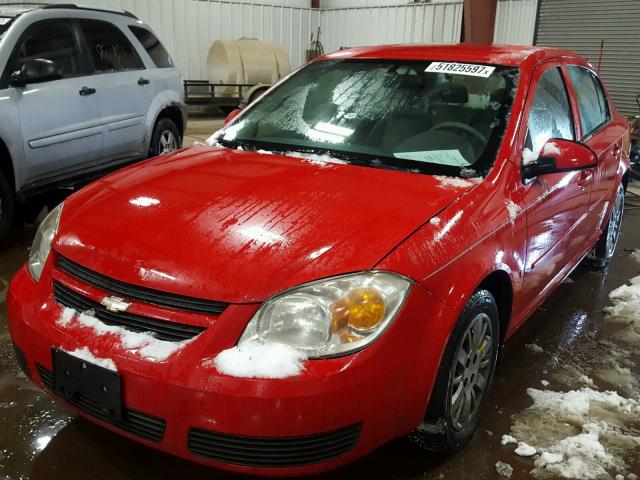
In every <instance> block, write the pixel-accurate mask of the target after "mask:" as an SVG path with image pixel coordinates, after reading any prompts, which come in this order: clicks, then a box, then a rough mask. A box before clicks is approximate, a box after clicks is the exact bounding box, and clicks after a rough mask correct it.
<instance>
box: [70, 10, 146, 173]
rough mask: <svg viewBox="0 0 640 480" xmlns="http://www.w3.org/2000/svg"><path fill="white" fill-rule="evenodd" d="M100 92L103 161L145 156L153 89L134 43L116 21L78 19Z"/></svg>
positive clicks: (94, 78) (94, 79) (95, 81)
mask: <svg viewBox="0 0 640 480" xmlns="http://www.w3.org/2000/svg"><path fill="white" fill-rule="evenodd" d="M79 25H80V31H81V32H82V35H83V37H84V40H85V42H86V45H87V49H88V51H89V54H90V58H91V61H92V63H93V67H94V69H95V76H94V77H93V81H94V83H95V84H96V88H97V89H98V91H99V92H100V100H101V109H102V115H103V122H104V124H105V125H104V134H103V149H102V151H103V161H109V160H113V159H117V160H120V159H130V158H141V157H144V156H146V154H147V152H146V150H147V143H148V141H147V139H146V130H145V116H146V114H147V111H148V110H149V106H150V104H151V101H152V100H153V97H154V91H153V89H152V88H151V87H150V85H149V83H148V81H147V80H148V79H147V78H146V77H145V73H146V70H145V66H144V63H143V62H142V60H141V58H140V56H139V55H138V53H137V52H136V50H135V49H134V48H133V45H132V44H131V42H130V41H129V39H128V38H127V37H126V36H125V35H124V33H123V32H122V31H121V30H120V29H119V28H118V27H117V26H116V25H114V24H112V23H109V22H105V21H98V20H79Z"/></svg>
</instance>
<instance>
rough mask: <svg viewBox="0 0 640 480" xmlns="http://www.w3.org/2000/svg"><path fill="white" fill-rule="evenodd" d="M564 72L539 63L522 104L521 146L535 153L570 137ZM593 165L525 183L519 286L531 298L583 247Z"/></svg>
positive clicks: (572, 124)
mask: <svg viewBox="0 0 640 480" xmlns="http://www.w3.org/2000/svg"><path fill="white" fill-rule="evenodd" d="M573 110H574V109H573V108H572V102H571V100H570V96H569V91H568V90H567V81H566V76H565V72H564V70H563V67H562V65H561V64H559V63H557V62H553V63H546V64H543V65H542V66H540V67H538V69H537V70H536V71H535V74H534V78H533V81H532V87H531V88H530V91H529V97H528V99H527V107H526V108H525V113H526V116H525V119H526V121H525V123H524V125H523V126H522V131H521V137H520V138H521V140H520V141H521V142H522V144H521V145H522V148H523V151H524V149H529V150H530V151H531V152H532V154H533V155H534V156H537V155H539V154H540V150H541V149H542V147H543V146H544V144H545V143H546V141H547V140H549V139H551V138H558V139H565V140H575V139H576V128H575V119H576V118H577V117H575V115H574V112H573ZM592 185H593V169H590V170H583V171H579V172H566V173H554V174H550V175H543V176H540V177H538V178H536V179H533V180H528V181H526V182H525V183H524V186H523V192H524V202H525V204H526V208H527V253H526V259H525V278H524V290H525V292H526V294H527V295H528V298H531V299H532V300H533V301H534V302H535V301H536V297H537V296H538V295H540V294H542V293H543V292H545V291H546V290H547V289H548V288H550V287H551V285H552V284H553V283H554V280H558V278H557V277H558V275H559V274H560V273H562V271H563V269H564V268H565V267H567V266H569V265H570V264H571V263H572V261H574V260H575V258H576V256H578V255H580V253H581V252H582V251H583V250H584V245H585V238H586V235H587V229H586V227H585V221H586V219H587V217H588V212H589V205H590V194H591V188H592Z"/></svg>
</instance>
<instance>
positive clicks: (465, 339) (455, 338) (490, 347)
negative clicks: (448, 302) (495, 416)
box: [409, 290, 500, 454]
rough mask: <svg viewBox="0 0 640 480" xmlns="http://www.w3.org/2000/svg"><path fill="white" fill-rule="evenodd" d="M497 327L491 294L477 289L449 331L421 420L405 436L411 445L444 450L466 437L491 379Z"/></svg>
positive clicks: (461, 443) (475, 423) (460, 444)
mask: <svg viewBox="0 0 640 480" xmlns="http://www.w3.org/2000/svg"><path fill="white" fill-rule="evenodd" d="M499 330H500V326H499V321H498V308H497V305H496V301H495V299H494V298H493V295H492V294H491V293H490V292H488V291H487V290H479V291H477V292H476V293H474V294H473V296H472V297H471V298H470V299H469V301H468V302H467V304H466V305H465V307H464V309H463V311H462V314H461V315H460V318H459V320H458V323H457V324H456V326H455V327H454V329H453V332H452V333H451V337H450V340H449V343H448V344H447V347H446V349H445V353H444V356H443V357H442V362H441V364H440V369H439V371H438V376H437V377H436V381H435V384H434V387H433V391H432V394H431V401H430V402H429V408H428V409H427V413H426V415H425V420H424V423H423V424H422V425H420V427H418V428H417V429H416V430H415V431H414V432H412V433H411V434H410V436H409V439H410V440H411V441H412V443H414V444H415V445H417V446H418V447H420V448H422V449H424V450H427V451H429V452H433V453H443V454H448V453H453V452H456V451H458V450H460V449H461V448H462V447H463V446H464V445H466V444H467V443H468V442H469V441H470V440H471V438H472V437H473V434H474V432H475V430H476V427H477V426H478V421H479V419H480V410H481V406H482V404H483V401H484V398H485V395H486V392H487V390H488V389H489V387H490V385H491V382H492V380H493V374H494V371H495V367H496V362H497V359H498V349H499V348H498V347H499V344H500V333H499Z"/></svg>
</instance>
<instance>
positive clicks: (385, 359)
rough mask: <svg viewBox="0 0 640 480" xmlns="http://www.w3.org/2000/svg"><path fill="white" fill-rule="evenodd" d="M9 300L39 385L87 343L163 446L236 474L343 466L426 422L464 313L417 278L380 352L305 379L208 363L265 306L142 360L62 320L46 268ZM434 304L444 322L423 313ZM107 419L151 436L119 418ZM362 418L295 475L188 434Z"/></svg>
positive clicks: (17, 286)
mask: <svg viewBox="0 0 640 480" xmlns="http://www.w3.org/2000/svg"><path fill="white" fill-rule="evenodd" d="M7 306H8V312H9V329H10V333H11V336H12V338H13V340H14V342H15V344H16V345H17V346H18V347H19V348H20V349H21V350H22V352H23V353H24V354H25V356H26V359H27V362H28V364H29V369H30V371H31V372H32V376H33V381H34V382H35V383H36V384H38V385H39V386H41V387H42V386H43V382H42V378H40V377H39V375H38V373H37V372H38V365H39V366H41V367H44V368H45V369H48V370H49V371H51V369H52V359H51V349H52V347H60V348H63V349H65V350H68V351H73V350H76V349H79V348H84V347H88V348H89V350H90V351H91V352H92V354H93V355H95V356H97V357H98V358H103V359H104V358H106V359H112V360H113V361H114V363H115V365H116V366H117V370H118V373H119V374H120V375H121V377H122V385H123V392H122V399H123V404H124V406H126V407H127V408H131V409H135V410H137V411H140V412H144V413H146V414H149V415H152V416H155V417H158V418H160V419H163V420H165V421H166V429H165V432H164V435H163V437H162V439H161V440H160V442H158V443H157V444H152V445H153V446H155V447H156V448H159V449H161V450H164V451H166V452H168V453H172V454H175V455H178V456H181V457H184V458H187V459H190V460H195V461H198V462H201V463H207V464H212V465H215V466H220V467H223V468H227V469H232V470H235V471H242V472H253V473H256V472H257V473H262V474H277V475H282V474H285V473H286V474H301V473H314V472H319V471H323V470H327V469H331V468H335V467H337V466H339V465H341V464H344V463H347V462H348V461H351V460H353V459H355V458H357V457H359V456H362V455H364V454H366V453H368V452H369V451H371V450H373V449H374V448H376V447H378V446H379V445H381V444H382V443H385V442H386V441H389V440H391V439H393V438H396V437H399V436H402V435H404V434H406V433H408V432H410V431H411V430H412V429H413V428H414V427H415V426H416V425H418V424H419V423H420V422H421V420H422V415H423V414H424V411H425V408H426V404H427V400H428V395H429V392H430V391H431V387H432V382H433V379H434V377H435V373H436V371H437V366H438V362H439V358H440V354H441V345H444V340H445V338H446V331H447V328H448V327H447V324H449V322H451V321H453V319H454V318H455V315H453V313H452V312H451V311H450V310H449V309H448V307H446V306H444V305H443V304H441V303H440V302H438V301H437V300H435V298H434V297H433V296H432V295H430V294H429V293H428V292H427V291H426V290H424V289H423V288H422V287H419V286H416V287H415V288H414V289H413V291H412V293H411V295H410V298H409V300H408V301H407V303H406V304H405V307H404V309H403V311H402V312H401V314H400V317H399V318H398V319H396V321H395V322H394V324H393V325H392V327H391V328H390V329H389V330H388V331H387V332H386V333H385V335H383V336H382V337H381V338H380V339H379V340H378V341H377V342H375V343H374V344H373V345H371V346H370V347H369V348H367V349H365V350H363V351H361V352H358V353H356V354H354V355H349V356H345V357H340V358H334V359H326V360H312V361H306V362H305V368H304V370H303V371H302V372H301V373H300V375H297V376H294V377H290V378H285V379H277V380H274V379H257V378H236V377H231V376H228V375H224V374H221V373H220V372H218V371H217V369H216V368H215V366H213V365H211V362H207V360H209V359H211V358H212V356H214V355H215V354H217V353H218V352H221V351H223V350H225V349H228V348H230V347H232V346H233V345H234V344H235V343H236V342H237V339H238V338H239V337H240V334H241V333H242V330H243V329H244V327H245V326H246V324H247V322H248V321H249V319H250V318H251V316H252V315H253V313H254V312H255V310H256V309H257V307H258V306H257V305H232V306H230V307H228V309H227V310H226V311H225V312H224V313H223V314H222V315H221V316H220V317H218V318H217V319H215V320H213V321H212V323H211V326H210V327H209V328H207V329H206V330H205V331H204V332H202V333H201V334H200V335H199V336H198V337H196V338H195V339H194V340H193V341H192V342H190V343H189V344H188V345H186V346H185V347H184V348H183V349H181V350H180V351H178V352H176V353H175V354H174V355H172V356H170V357H169V358H168V359H167V360H166V361H162V362H157V361H156V362H154V361H149V360H148V359H144V358H141V357H140V356H139V355H136V354H135V352H130V351H127V350H126V349H125V348H123V347H122V345H119V344H117V343H114V342H113V341H111V342H110V341H108V339H106V338H104V337H101V336H97V335H95V334H94V333H92V332H93V331H92V330H91V329H87V328H84V327H83V326H82V325H80V326H77V328H76V329H73V328H65V329H63V328H61V326H60V325H57V324H56V321H57V320H59V319H60V317H61V314H62V311H63V310H62V308H61V307H60V306H59V305H57V304H56V302H55V300H54V299H53V296H52V293H51V279H50V277H49V278H46V276H43V279H41V281H40V282H39V283H37V284H36V283H35V282H34V281H33V280H32V279H31V277H30V276H29V275H28V273H26V270H25V269H24V268H23V269H22V270H21V271H20V272H19V273H18V274H17V275H16V277H15V278H14V280H13V282H12V284H11V287H10V291H9V296H8V299H7ZM427 311H429V312H430V315H429V316H430V317H431V318H433V319H434V320H437V321H432V322H428V321H423V320H424V317H425V312H427ZM404 317H406V318H404ZM67 327H69V325H67ZM425 338H426V339H430V341H429V346H431V345H432V346H431V347H430V348H425V341H424V340H421V339H425ZM207 363H209V365H208V364H207ZM76 411H77V410H76ZM79 413H83V412H79ZM88 417H89V418H91V416H88ZM92 420H94V421H95V420H96V419H95V418H92ZM98 423H101V424H102V425H103V426H105V427H107V428H109V429H112V430H114V431H117V432H118V433H121V434H124V435H127V436H130V437H131V438H134V439H136V440H140V438H137V437H136V436H135V435H130V434H127V433H126V432H123V431H122V430H121V429H118V428H114V427H113V425H110V424H108V423H105V422H100V421H98ZM357 424H360V425H362V429H361V431H360V436H359V439H358V441H357V444H356V446H355V448H354V449H353V450H351V451H350V452H349V453H347V454H345V455H343V456H341V457H340V458H338V459H334V460H330V461H327V462H324V463H320V464H314V465H309V466H296V467H294V468H286V469H285V470H286V471H284V470H283V469H282V468H275V469H274V468H252V467H247V466H241V465H233V464H231V463H220V462H215V461H210V460H207V459H204V458H203V457H202V456H199V455H194V453H192V452H191V451H190V449H189V447H188V435H189V431H190V430H192V429H194V428H195V429H203V430H208V431H212V432H222V433H225V434H233V435H241V436H247V437H256V438H258V437H259V438H270V437H298V436H308V435H315V434H318V433H322V432H330V431H334V430H338V429H343V428H345V427H348V426H352V425H357ZM143 441H144V440H143ZM146 443H149V442H146Z"/></svg>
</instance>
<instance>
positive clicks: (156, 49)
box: [129, 27, 173, 68]
mask: <svg viewBox="0 0 640 480" xmlns="http://www.w3.org/2000/svg"><path fill="white" fill-rule="evenodd" d="M129 29H130V30H131V33H133V34H134V35H135V37H136V38H137V39H138V41H139V42H140V43H141V44H142V46H143V47H144V49H145V50H146V51H147V53H148V54H149V56H150V57H151V60H153V63H154V64H155V65H156V67H158V68H171V67H173V61H172V60H171V57H170V56H169V54H168V53H167V51H166V50H165V48H164V47H163V46H162V43H160V40H158V38H157V37H156V36H155V35H154V34H153V33H151V32H150V31H149V30H147V29H146V28H141V27H129Z"/></svg>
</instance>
